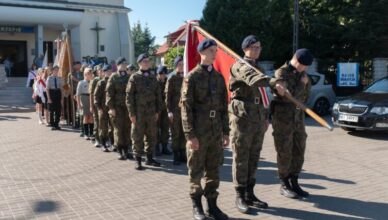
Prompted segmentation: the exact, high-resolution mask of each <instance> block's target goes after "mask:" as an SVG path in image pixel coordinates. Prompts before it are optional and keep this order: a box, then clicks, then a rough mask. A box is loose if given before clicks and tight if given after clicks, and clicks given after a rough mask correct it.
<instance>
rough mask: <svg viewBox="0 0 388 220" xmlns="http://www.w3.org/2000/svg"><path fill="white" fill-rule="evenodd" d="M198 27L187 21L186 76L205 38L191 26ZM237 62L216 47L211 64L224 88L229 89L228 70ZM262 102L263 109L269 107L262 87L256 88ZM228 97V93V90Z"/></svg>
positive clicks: (196, 58)
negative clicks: (218, 74) (221, 78)
mask: <svg viewBox="0 0 388 220" xmlns="http://www.w3.org/2000/svg"><path fill="white" fill-rule="evenodd" d="M194 25H198V22H197V21H188V22H187V26H186V43H185V52H184V61H185V62H184V74H185V75H186V74H188V73H189V72H190V71H191V70H192V69H193V68H194V67H195V66H196V65H197V64H198V63H199V62H200V60H201V59H200V56H199V54H198V52H197V46H198V44H199V42H201V41H202V40H204V39H206V37H205V36H204V35H203V34H201V33H200V32H199V31H197V30H196V29H195V28H194V27H193V26H194ZM236 61H237V59H236V58H234V57H233V56H231V55H230V54H228V53H227V52H226V51H225V50H223V49H222V48H221V47H219V46H218V50H217V55H216V60H215V61H214V63H213V67H214V69H216V70H217V71H218V72H220V73H221V74H222V76H223V77H224V79H225V83H226V88H229V79H230V68H231V67H232V65H233V64H234V63H235V62H236ZM258 89H259V91H260V94H261V97H262V100H263V105H264V107H265V108H268V106H269V99H268V95H267V93H266V90H265V88H264V87H259V88H258ZM228 97H230V92H229V90H228Z"/></svg>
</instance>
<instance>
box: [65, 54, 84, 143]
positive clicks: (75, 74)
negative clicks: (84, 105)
mask: <svg viewBox="0 0 388 220" xmlns="http://www.w3.org/2000/svg"><path fill="white" fill-rule="evenodd" d="M81 68H82V65H81V62H79V61H76V62H74V63H73V71H72V73H71V74H69V75H68V78H67V84H68V85H69V86H70V92H72V96H73V100H70V99H69V100H68V102H67V103H68V105H67V106H69V109H68V110H67V111H69V117H70V119H71V120H70V122H71V124H72V125H73V127H75V128H79V127H81V133H80V137H83V136H84V130H83V124H82V121H83V118H82V116H81V114H77V115H76V117H75V121H73V110H72V109H71V107H72V108H73V109H74V112H79V109H78V104H77V100H76V97H75V94H76V92H77V86H78V83H79V82H80V81H81V80H83V79H84V74H83V70H81ZM70 97H71V96H70Z"/></svg>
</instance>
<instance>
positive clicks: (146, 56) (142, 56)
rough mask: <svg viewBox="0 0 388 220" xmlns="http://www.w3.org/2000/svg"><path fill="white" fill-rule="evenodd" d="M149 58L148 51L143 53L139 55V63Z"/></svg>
mask: <svg viewBox="0 0 388 220" xmlns="http://www.w3.org/2000/svg"><path fill="white" fill-rule="evenodd" d="M146 58H148V55H147V54H146V53H142V54H140V55H139V56H138V57H137V63H140V62H141V61H143V60H144V59H146Z"/></svg>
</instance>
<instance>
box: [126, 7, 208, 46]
mask: <svg viewBox="0 0 388 220" xmlns="http://www.w3.org/2000/svg"><path fill="white" fill-rule="evenodd" d="M205 4H206V0H124V5H125V7H128V8H130V9H131V10H132V11H131V12H130V13H129V22H130V25H131V28H132V27H133V24H134V23H137V21H140V23H141V24H142V25H145V24H147V25H148V27H149V29H150V31H151V33H152V35H153V36H155V37H156V39H155V44H159V45H161V44H163V43H164V42H165V38H164V36H166V35H167V34H168V33H170V32H174V31H175V30H177V29H178V28H179V27H180V26H181V25H183V24H184V22H185V21H186V20H199V19H201V17H202V10H203V8H204V7H205Z"/></svg>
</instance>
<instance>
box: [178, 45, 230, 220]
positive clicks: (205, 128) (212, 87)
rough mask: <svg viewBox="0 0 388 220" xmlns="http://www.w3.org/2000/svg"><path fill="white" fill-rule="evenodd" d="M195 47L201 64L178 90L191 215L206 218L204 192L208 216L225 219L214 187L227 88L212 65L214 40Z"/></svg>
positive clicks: (223, 142) (225, 136)
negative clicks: (185, 147) (202, 183)
mask: <svg viewBox="0 0 388 220" xmlns="http://www.w3.org/2000/svg"><path fill="white" fill-rule="evenodd" d="M197 50H198V52H199V54H200V56H201V63H200V64H198V65H197V66H196V67H195V68H194V69H193V70H191V72H190V73H188V75H187V76H186V77H185V78H184V82H183V86H182V93H181V101H182V108H181V114H182V124H183V131H184V134H185V137H186V140H187V147H188V162H187V166H188V172H189V178H190V197H191V199H192V203H193V216H194V219H207V218H206V216H205V214H204V211H203V208H202V203H201V198H202V195H204V196H205V197H206V199H207V203H208V215H209V216H210V217H213V218H214V219H217V220H220V219H221V220H224V219H228V216H227V215H226V214H225V213H223V212H222V211H221V210H220V209H219V208H218V206H217V197H218V192H217V189H218V187H219V184H220V179H219V168H220V166H221V165H222V163H223V147H227V146H228V145H229V126H228V106H227V90H226V86H225V80H224V78H223V76H222V75H221V74H220V73H218V72H217V71H215V70H214V68H213V65H212V64H213V62H214V60H215V57H216V53H217V44H216V42H215V41H214V40H209V39H205V40H203V41H201V42H200V44H199V45H198V48H197ZM202 178H205V187H204V189H203V188H202V186H201V179H202Z"/></svg>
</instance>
